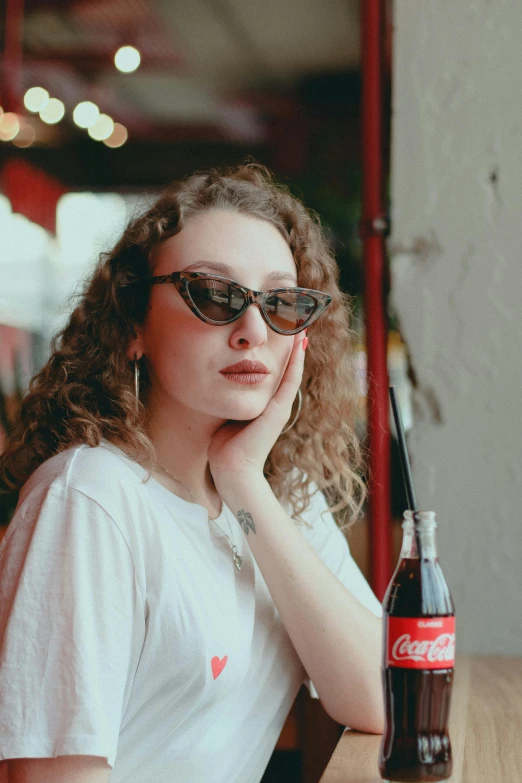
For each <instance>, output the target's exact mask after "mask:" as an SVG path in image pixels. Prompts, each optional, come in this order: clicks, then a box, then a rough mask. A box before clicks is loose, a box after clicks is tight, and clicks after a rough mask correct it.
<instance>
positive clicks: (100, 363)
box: [0, 161, 366, 530]
mask: <svg viewBox="0 0 522 783" xmlns="http://www.w3.org/2000/svg"><path fill="white" fill-rule="evenodd" d="M214 208H219V209H232V210H235V211H237V212H239V213H242V214H246V215H251V216H254V217H257V218H262V219H264V220H266V221H269V222H270V223H272V224H273V225H274V226H275V227H276V228H277V229H278V230H279V232H280V233H281V235H282V236H283V238H284V239H285V241H286V242H287V243H288V246H289V247H290V249H291V251H292V254H293V258H294V261H295V264H296V269H297V276H298V285H300V286H302V287H306V288H313V289H317V290H321V291H325V292H327V293H329V294H330V295H331V296H332V297H333V299H332V302H331V304H330V306H329V307H328V308H327V310H326V311H325V312H324V313H323V315H322V316H321V317H320V318H319V319H318V320H317V321H316V322H315V323H314V324H312V326H311V327H310V332H309V337H310V345H309V348H308V350H307V352H306V359H305V366H304V372H303V379H302V383H301V391H302V396H303V400H302V411H301V414H300V416H299V418H298V420H297V423H296V424H295V425H294V426H293V427H292V428H291V429H290V430H289V431H288V432H287V433H285V434H281V435H280V436H279V438H278V440H277V441H276V443H275V444H274V446H273V448H272V450H271V452H270V455H269V457H268V459H267V461H266V464H265V466H264V475H265V477H266V479H267V480H268V482H269V483H270V486H271V487H272V490H273V492H274V494H275V495H276V497H277V498H278V499H279V500H280V501H281V502H288V503H289V504H290V505H291V507H292V510H293V518H294V520H295V521H297V522H298V523H299V522H304V523H305V524H307V523H306V522H305V520H302V519H301V517H300V514H301V513H302V512H303V511H304V510H305V509H306V508H307V507H308V505H309V503H310V490H309V485H308V484H309V481H310V480H311V481H313V482H314V483H315V484H316V486H317V487H318V489H319V490H322V491H323V492H325V494H326V497H327V498H328V502H330V501H331V500H332V499H333V500H334V505H333V506H332V507H330V508H329V510H330V511H331V512H332V513H336V512H343V513H342V518H341V522H342V524H341V525H340V527H341V529H343V530H344V529H348V528H349V527H350V526H351V524H353V523H354V522H355V521H356V520H357V519H358V517H359V515H360V512H361V508H362V506H363V503H364V500H365V495H366V487H365V483H364V481H363V479H362V478H361V476H360V475H359V473H360V472H361V473H362V470H361V469H362V467H363V450H362V445H361V443H360V442H359V439H358V437H357V435H356V431H355V418H356V409H357V386H356V371H355V364H354V337H355V335H354V333H353V332H352V331H351V327H350V317H351V298H350V297H349V296H348V295H347V294H345V293H344V292H342V291H341V290H340V288H339V285H338V280H339V268H338V266H337V263H336V261H335V259H334V257H333V255H332V253H331V250H330V247H329V245H328V242H327V240H326V237H325V233H324V232H323V230H322V227H321V223H320V219H319V217H318V215H317V214H316V213H315V212H313V211H312V210H310V209H307V208H306V207H305V206H304V205H303V203H302V202H301V201H300V200H299V199H297V198H296V197H294V196H293V195H292V194H291V193H290V191H289V189H288V188H287V187H286V186H284V185H282V184H279V183H276V182H275V181H274V177H273V175H272V173H271V172H270V171H269V170H268V169H267V168H266V167H264V166H262V165H260V164H258V163H255V162H251V161H250V162H246V163H243V164H240V165H238V166H234V167H230V168H222V169H211V170H208V171H203V172H197V173H195V174H193V175H192V176H190V177H188V178H187V179H185V180H181V181H178V182H174V183H173V184H171V185H170V186H169V187H168V188H166V189H165V190H164V191H163V193H162V194H161V195H160V197H159V198H158V199H157V201H156V202H155V203H154V204H153V205H152V206H151V207H150V208H149V209H148V210H147V211H146V212H145V213H144V214H142V215H140V216H138V217H135V218H133V219H132V220H131V221H130V222H129V224H128V225H127V227H126V229H125V231H124V233H123V235H122V237H121V238H120V240H119V242H118V243H117V244H116V246H115V247H114V249H113V250H112V251H110V252H104V253H101V254H100V256H99V260H98V263H97V264H96V266H95V268H94V271H93V273H92V275H91V276H90V277H89V279H88V281H87V282H86V283H85V284H84V286H83V289H82V290H81V292H80V293H78V294H76V297H77V298H78V299H79V302H78V303H77V306H76V307H75V308H74V310H73V311H72V314H71V315H70V318H69V320H68V323H67V324H66V326H65V327H64V328H63V329H62V330H61V331H60V332H58V333H57V334H56V335H55V337H54V338H53V340H52V341H51V355H50V358H49V359H48V361H47V362H46V364H45V365H44V366H43V367H42V369H41V370H40V371H39V372H38V373H37V374H36V375H35V376H34V377H33V378H32V380H31V382H30V384H29V390H28V393H27V394H26V396H25V397H24V399H23V401H22V404H21V408H20V414H19V417H18V419H17V422H16V424H15V427H14V428H13V431H12V432H11V434H10V436H9V438H8V440H7V443H6V446H5V448H4V451H3V453H2V455H1V456H0V491H1V492H19V491H20V489H21V487H22V485H23V484H24V483H25V481H27V479H28V478H29V476H30V475H31V474H32V473H33V471H34V470H35V469H36V468H37V467H38V466H39V465H40V464H41V463H42V462H44V461H45V460H46V459H48V458H49V457H51V456H53V455H55V454H57V453H59V452H61V451H63V450H64V449H67V448H70V447H71V446H73V445H75V444H79V443H86V444H88V445H89V446H98V445H99V444H100V442H101V440H102V439H105V440H107V441H109V442H113V443H114V444H116V445H118V446H119V447H120V448H122V449H123V450H124V451H125V452H126V453H127V455H128V456H129V457H131V458H132V459H135V460H136V461H138V462H140V464H146V465H147V466H148V467H149V470H150V468H151V467H152V466H153V465H154V463H155V453H154V446H153V443H152V441H151V440H150V438H149V437H148V435H147V433H146V429H145V421H146V415H147V408H146V399H147V390H148V388H150V385H149V383H150V382H149V378H148V375H147V370H146V366H145V363H144V361H143V359H142V360H140V379H141V392H140V401H137V400H136V396H135V393H134V374H133V368H132V364H131V363H130V362H129V360H128V359H127V356H126V352H127V350H128V346H129V344H130V342H131V340H132V338H133V337H134V336H135V327H136V326H137V325H140V324H142V323H143V321H144V319H145V316H146V312H147V307H148V299H149V292H150V287H149V286H143V287H142V286H138V285H136V286H130V287H127V288H124V287H123V286H124V285H126V284H128V283H130V282H132V281H134V280H138V279H139V278H144V277H147V276H149V275H151V274H153V268H154V258H153V256H154V254H153V253H152V251H153V250H154V248H155V247H156V246H157V245H158V244H159V243H161V242H162V241H164V240H165V239H167V238H168V237H171V236H173V235H174V234H177V233H178V232H179V231H181V230H182V228H183V226H184V225H185V222H186V221H187V220H189V219H190V218H191V217H192V216H194V215H197V214H199V213H201V212H204V211H206V210H210V209H214Z"/></svg>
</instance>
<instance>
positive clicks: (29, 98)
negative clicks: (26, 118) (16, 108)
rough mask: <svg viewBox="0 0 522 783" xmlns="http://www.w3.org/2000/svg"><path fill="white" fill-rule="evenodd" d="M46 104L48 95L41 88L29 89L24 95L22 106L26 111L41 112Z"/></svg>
mask: <svg viewBox="0 0 522 783" xmlns="http://www.w3.org/2000/svg"><path fill="white" fill-rule="evenodd" d="M48 103H49V93H48V92H47V90H44V88H43V87H30V88H29V89H28V90H27V92H26V93H25V95H24V106H25V108H26V109H27V110H28V111H33V112H38V111H41V110H42V109H45V107H46V106H47V104H48Z"/></svg>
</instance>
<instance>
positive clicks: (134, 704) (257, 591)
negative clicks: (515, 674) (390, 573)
mask: <svg viewBox="0 0 522 783" xmlns="http://www.w3.org/2000/svg"><path fill="white" fill-rule="evenodd" d="M146 476H147V472H146V471H145V469H144V468H142V467H141V466H140V465H138V464H137V463H136V462H134V461H132V460H131V459H129V458H128V457H127V456H126V455H125V454H124V453H123V452H122V451H120V450H119V449H117V448H116V447H114V446H113V445H112V444H109V443H106V442H104V443H103V444H102V445H100V446H99V447H97V448H90V447H89V446H86V445H83V446H76V447H73V448H70V449H68V450H67V451H64V452H62V453H60V454H57V455H56V456H54V457H52V458H50V459H48V460H47V461H46V462H44V463H43V464H42V465H40V466H39V467H38V468H37V470H36V471H35V472H34V473H33V474H32V476H30V478H29V479H28V481H27V482H26V483H25V485H24V486H23V488H22V490H21V493H20V499H19V503H18V506H17V509H16V512H15V515H14V517H13V519H12V520H11V522H10V524H9V527H8V528H7V531H6V534H5V536H4V538H3V540H2V542H1V544H0V759H9V758H24V757H32V758H37V757H55V756H59V755H69V754H87V755H94V756H102V757H105V758H106V759H107V762H108V764H109V765H110V766H111V767H112V771H111V777H110V780H111V783H173V781H176V783H203V781H204V782H205V783H258V782H259V781H260V780H261V778H262V776H263V773H264V771H265V769H266V766H267V764H268V761H269V760H270V757H271V755H272V752H273V750H274V748H275V745H276V743H277V740H278V738H279V735H280V733H281V729H282V727H283V724H284V722H285V720H286V718H287V716H288V713H289V712H290V710H291V708H292V705H293V702H294V700H295V698H296V695H297V693H298V691H299V689H300V688H301V685H302V684H303V682H305V683H306V685H307V687H308V688H309V690H310V689H311V690H312V695H313V696H315V697H316V698H317V692H316V691H315V689H314V688H313V685H312V684H311V683H310V681H309V679H308V678H307V675H306V671H305V670H304V667H303V665H302V663H301V661H300V659H299V657H298V656H297V653H296V651H295V649H294V647H293V645H292V643H291V641H290V637H289V636H288V634H287V633H286V631H285V628H284V626H283V625H282V622H281V618H280V616H279V613H278V611H277V609H276V607H275V605H274V602H273V600H272V597H271V595H270V593H269V591H268V588H267V586H266V583H265V581H264V579H263V576H262V574H261V572H260V570H259V568H258V566H257V563H256V561H255V559H254V557H253V555H252V554H251V551H250V547H249V544H248V541H247V540H246V538H245V536H244V534H243V532H242V531H241V528H240V527H239V525H237V524H236V525H234V526H233V527H232V533H233V537H234V539H235V543H236V546H237V547H238V550H239V554H240V555H241V557H242V558H243V565H242V568H241V570H240V571H238V570H237V569H236V568H235V566H234V563H233V561H232V551H231V548H230V544H229V542H228V540H227V539H226V538H225V536H224V535H223V533H222V532H221V531H220V530H219V529H218V528H217V527H216V524H217V526H219V528H221V530H223V531H226V532H227V534H228V535H230V532H229V528H228V524H227V519H226V517H225V513H226V509H225V508H223V512H222V514H221V515H220V517H218V519H217V520H216V524H214V523H213V522H212V521H211V520H209V516H208V512H207V510H206V509H205V508H204V507H203V506H199V505H196V504H194V503H189V502H187V501H185V500H182V499H181V498H179V497H177V496H176V495H174V494H173V493H172V492H170V491H169V490H168V489H166V488H165V487H164V486H162V484H160V483H159V482H157V481H156V480H155V479H153V478H150V479H149V480H148V481H147V482H146V483H144V482H143V479H144V478H146ZM312 486H315V485H312ZM325 508H327V503H326V500H325V497H324V495H323V494H322V493H321V492H316V494H315V495H314V497H313V500H312V504H311V506H310V507H309V509H308V510H307V511H306V512H304V513H303V517H304V518H305V519H307V520H308V521H310V522H311V523H313V525H314V530H310V529H308V528H305V527H301V526H300V527H299V528H298V529H299V530H301V531H302V533H303V535H305V536H306V538H307V539H308V541H309V542H310V544H311V545H312V546H313V547H314V549H315V550H316V552H317V553H318V554H319V556H320V557H321V559H322V560H323V562H324V563H325V564H326V565H327V566H328V568H329V569H330V570H331V571H332V572H333V573H334V574H335V575H336V576H337V577H338V578H339V579H340V580H341V582H342V583H343V584H344V585H345V586H346V587H347V588H348V589H349V590H350V591H351V592H352V593H353V594H354V595H355V596H356V597H357V598H358V599H359V600H360V601H361V602H362V603H363V604H364V605H365V606H366V607H368V609H370V610H371V611H372V613H373V614H375V615H377V616H382V607H381V604H380V602H379V601H378V599H377V598H376V596H375V595H374V593H373V592H372V590H371V588H370V586H369V585H368V583H367V582H366V580H365V578H364V576H363V575H362V573H361V571H360V570H359V568H358V567H357V565H356V563H355V561H354V560H353V558H352V556H351V554H350V552H349V548H348V544H347V542H346V539H345V537H344V535H343V534H342V532H341V531H340V530H339V528H338V526H337V524H336V523H335V520H334V518H333V516H332V515H331V514H330V513H328V514H325V516H324V517H323V518H321V516H320V512H321V511H322V510H324V509H325ZM228 514H229V519H230V520H231V523H232V524H233V522H234V516H233V515H232V513H231V512H230V511H229V512H228ZM340 622H342V620H341V619H340Z"/></svg>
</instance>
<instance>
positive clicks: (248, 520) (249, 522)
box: [237, 508, 256, 536]
mask: <svg viewBox="0 0 522 783" xmlns="http://www.w3.org/2000/svg"><path fill="white" fill-rule="evenodd" d="M237 516H238V518H239V524H240V525H241V527H242V528H243V532H244V533H245V535H246V536H248V533H249V530H252V531H253V532H254V533H255V532H256V528H255V526H254V520H253V519H252V514H249V513H248V511H245V510H244V509H243V508H242V509H241V511H238V512H237Z"/></svg>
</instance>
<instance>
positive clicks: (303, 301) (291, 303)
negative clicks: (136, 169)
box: [265, 292, 317, 331]
mask: <svg viewBox="0 0 522 783" xmlns="http://www.w3.org/2000/svg"><path fill="white" fill-rule="evenodd" d="M316 307H317V302H316V301H315V299H313V297H311V296H309V295H308V294H300V293H298V292H296V293H292V292H287V293H279V294H273V295H272V296H270V297H269V298H268V299H267V300H266V302H265V312H266V315H267V318H268V320H269V321H270V323H272V324H273V325H274V326H275V327H277V328H278V329H283V330H285V331H292V330H294V329H298V328H299V327H300V326H302V325H303V324H305V323H306V321H308V319H309V318H310V316H311V315H313V313H314V312H315V309H316Z"/></svg>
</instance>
